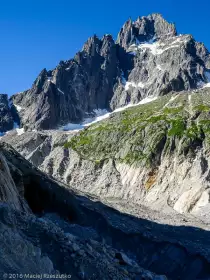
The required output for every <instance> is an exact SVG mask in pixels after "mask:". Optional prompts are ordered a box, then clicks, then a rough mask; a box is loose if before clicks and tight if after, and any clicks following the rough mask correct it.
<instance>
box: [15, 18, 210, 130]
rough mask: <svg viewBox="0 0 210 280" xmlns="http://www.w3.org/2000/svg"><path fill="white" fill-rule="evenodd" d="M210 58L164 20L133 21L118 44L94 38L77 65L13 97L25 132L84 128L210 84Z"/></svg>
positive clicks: (44, 76)
mask: <svg viewBox="0 0 210 280" xmlns="http://www.w3.org/2000/svg"><path fill="white" fill-rule="evenodd" d="M209 70H210V55H209V52H208V51H207V49H206V48H205V46H204V45H203V44H201V43H198V42H196V41H195V40H194V39H193V37H192V36H191V35H177V32H176V29H175V26H174V25H173V24H170V23H168V22H167V21H165V20H164V19H163V18H162V16H161V15H159V14H152V15H150V16H148V17H142V18H138V19H137V20H136V21H134V22H132V21H131V20H128V21H127V22H126V23H125V24H124V26H123V27H122V29H121V31H120V32H119V35H118V38H117V40H116V42H115V41H114V39H113V38H112V36H111V35H105V36H104V37H103V38H102V39H99V38H98V37H97V36H93V37H91V38H89V39H88V41H87V42H86V43H85V45H84V47H83V48H82V50H81V51H80V52H78V53H77V54H76V55H75V57H74V58H73V59H70V60H68V61H65V62H64V61H62V62H60V64H59V65H58V66H57V67H56V68H55V69H53V70H51V71H47V70H46V69H44V70H43V71H42V72H41V73H40V75H39V76H38V77H37V79H36V80H35V82H34V84H33V86H32V88H31V89H29V90H27V91H24V92H22V93H19V94H16V95H14V96H12V97H11V99H10V102H11V104H14V106H15V108H16V115H18V116H19V120H16V122H18V123H19V122H20V124H21V126H23V127H24V129H25V130H33V129H54V128H58V127H61V126H64V125H66V124H67V123H79V122H81V121H82V120H84V119H85V118H87V117H90V116H94V115H95V114H96V113H97V110H99V109H106V110H108V111H112V110H114V109H116V108H119V107H121V106H125V105H126V104H129V103H134V104H135V103H138V102H139V101H141V100H142V99H144V98H146V97H148V96H162V95H165V94H168V93H170V92H172V91H176V92H179V91H182V90H192V89H196V88H200V87H202V86H203V85H204V84H205V83H208V82H209V75H210V74H209V73H210V72H209Z"/></svg>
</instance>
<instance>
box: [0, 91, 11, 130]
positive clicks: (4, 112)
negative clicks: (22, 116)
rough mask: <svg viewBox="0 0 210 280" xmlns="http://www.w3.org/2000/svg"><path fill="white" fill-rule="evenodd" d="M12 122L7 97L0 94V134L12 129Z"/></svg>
mask: <svg viewBox="0 0 210 280" xmlns="http://www.w3.org/2000/svg"><path fill="white" fill-rule="evenodd" d="M13 125H14V121H13V118H12V114H11V109H10V107H9V103H8V96H7V95H6V94H0V133H2V132H5V131H8V130H11V129H13Z"/></svg>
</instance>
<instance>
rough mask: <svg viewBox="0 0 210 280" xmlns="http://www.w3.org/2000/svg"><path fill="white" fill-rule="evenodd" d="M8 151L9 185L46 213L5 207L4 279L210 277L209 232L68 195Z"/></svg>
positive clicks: (1, 226) (0, 220)
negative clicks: (19, 276) (22, 275)
mask: <svg viewBox="0 0 210 280" xmlns="http://www.w3.org/2000/svg"><path fill="white" fill-rule="evenodd" d="M0 151H1V160H2V159H3V158H4V167H6V168H7V169H8V170H7V171H8V172H10V173H9V174H11V177H9V178H8V183H9V182H10V180H11V179H12V180H13V181H14V182H15V184H16V185H13V190H15V187H17V188H16V193H17V190H18V191H20V193H17V196H22V195H23V193H22V191H24V197H25V202H24V203H25V204H27V203H28V204H29V206H30V207H31V209H32V211H33V212H34V213H35V214H38V215H34V214H32V213H30V212H29V211H26V210H24V209H22V210H21V209H19V207H13V206H12V204H13V205H14V202H15V201H16V199H17V197H16V196H15V195H13V196H12V197H13V198H12V199H11V196H7V198H8V201H7V199H5V200H4V203H0V241H1V256H2V258H1V260H0V274H3V273H32V274H34V273H39V274H40V273H51V274H55V273H57V274H59V273H66V274H71V275H72V278H73V279H95V280H97V279H116V280H117V279H122V280H123V279H148V280H149V279H174V280H175V279H190V280H192V279H208V278H209V276H210V271H209V261H210V252H209V238H208V237H209V232H208V231H205V230H201V229H197V228H193V227H186V226H185V227H182V226H179V227H174V226H169V225H167V224H165V225H161V224H156V223H155V222H150V221H147V220H145V219H138V218H136V217H133V216H130V215H126V214H122V213H120V212H118V211H116V210H113V209H112V208H109V207H107V206H106V205H103V204H102V203H100V202H94V201H93V200H90V199H88V198H85V197H83V196H80V195H79V194H76V193H74V192H72V191H70V190H68V189H66V188H65V186H64V185H62V184H61V183H58V182H56V181H54V180H52V179H50V178H49V177H47V176H46V175H45V174H43V173H41V172H40V171H38V170H37V169H36V168H35V167H33V166H32V165H31V164H30V163H29V162H27V161H26V160H25V159H24V158H22V157H21V156H20V155H19V154H18V153H17V152H15V151H14V150H13V149H12V148H11V147H10V146H9V145H7V144H1V147H0ZM14 167H16V168H15V169H14ZM9 169H10V171H9ZM35 178H36V182H35ZM20 181H21V182H22V187H21V188H20V187H18V184H19V182H20ZM2 187H3V186H2V185H1V186H0V189H1V191H2ZM29 193H30V195H31V196H33V199H34V202H36V203H35V204H36V207H34V205H33V204H32V201H31V198H30V195H29ZM22 198H23V197H22ZM11 202H13V203H11ZM37 207H40V208H41V211H40V209H39V210H38V211H37ZM165 218H166V219H167V217H165ZM168 218H169V219H170V217H168ZM177 221H178V220H177ZM165 222H166V220H165ZM206 229H208V226H206ZM20 248H21V249H20ZM155 273H156V274H155ZM160 275H166V276H160ZM84 277H85V278H84Z"/></svg>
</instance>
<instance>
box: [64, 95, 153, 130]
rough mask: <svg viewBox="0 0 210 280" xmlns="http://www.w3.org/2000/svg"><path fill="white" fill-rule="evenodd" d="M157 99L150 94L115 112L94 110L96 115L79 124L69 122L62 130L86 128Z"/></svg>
mask: <svg viewBox="0 0 210 280" xmlns="http://www.w3.org/2000/svg"><path fill="white" fill-rule="evenodd" d="M156 99H157V97H154V96H148V97H146V98H144V99H143V100H141V101H140V102H139V103H137V104H128V105H126V106H124V107H121V108H118V109H116V110H114V111H113V112H108V111H107V110H105V109H98V110H94V113H95V117H93V118H87V119H85V120H84V121H83V122H82V123H79V124H75V123H68V124H67V125H65V126H63V127H61V128H60V130H64V131H74V132H77V131H79V130H81V129H84V128H85V127H88V126H90V125H92V124H94V123H97V122H100V121H102V120H105V119H108V118H109V117H110V116H111V115H112V114H114V113H118V112H122V111H124V110H126V109H128V108H132V107H136V106H139V105H141V104H146V103H149V102H152V101H154V100H156Z"/></svg>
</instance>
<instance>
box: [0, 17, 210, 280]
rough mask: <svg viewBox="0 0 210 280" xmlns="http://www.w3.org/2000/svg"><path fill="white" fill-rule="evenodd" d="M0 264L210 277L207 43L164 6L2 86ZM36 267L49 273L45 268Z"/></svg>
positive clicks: (93, 274)
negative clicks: (11, 90)
mask: <svg viewBox="0 0 210 280" xmlns="http://www.w3.org/2000/svg"><path fill="white" fill-rule="evenodd" d="M0 132H1V138H0V202H1V203H0V240H1V244H2V245H1V248H0V251H1V256H3V257H2V258H1V260H0V274H2V275H3V274H4V273H14V274H18V273H20V272H21V273H32V274H36V273H38V274H44V273H46V274H48V275H50V274H51V275H61V274H65V275H70V277H71V279H78V280H79V279H87V280H89V279H91V280H92V279H95V280H98V279H107V280H108V279H110V280H111V279H116V280H118V279H122V280H129V279H132V280H140V279H145V280H147V279H148V280H149V279H156V280H158V279H159V280H164V279H172V280H177V279H183V280H188V279H189V280H194V279H200V280H201V279H202V280H207V279H210V243H209V237H210V234H209V232H210V218H209V210H210V202H209V201H210V54H209V52H208V50H207V49H206V48H205V46H204V44H203V43H200V42H196V41H195V40H194V39H193V37H192V35H187V34H185V35H181V34H178V33H177V31H176V27H175V25H174V24H173V23H169V22H167V21H166V20H165V19H164V18H163V17H162V16H161V15H160V14H152V15H149V16H147V17H139V18H138V19H137V20H136V21H133V20H132V19H129V20H128V21H126V22H125V24H124V25H123V27H122V28H121V30H120V32H119V34H118V36H117V39H116V41H115V40H114V39H113V37H112V36H111V35H109V34H108V35H104V36H103V37H102V38H98V37H97V36H96V35H94V36H93V37H91V38H89V39H88V40H87V42H86V43H85V44H84V46H83V48H82V50H81V51H80V52H78V53H77V54H76V55H75V57H74V58H72V59H70V60H68V61H61V62H60V63H59V65H58V66H57V67H56V68H55V69H53V70H46V69H43V70H42V71H41V72H40V74H39V76H38V77H37V78H36V79H35V81H34V83H33V85H32V87H31V89H28V90H26V91H23V92H21V93H17V94H15V95H13V96H11V97H10V98H8V97H7V95H6V94H1V95H0ZM43 279H44V278H43Z"/></svg>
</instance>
